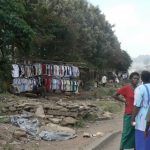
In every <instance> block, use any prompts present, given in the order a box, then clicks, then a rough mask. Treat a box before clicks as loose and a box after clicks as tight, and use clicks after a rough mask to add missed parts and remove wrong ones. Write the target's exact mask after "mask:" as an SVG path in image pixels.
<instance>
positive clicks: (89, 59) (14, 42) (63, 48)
mask: <svg viewBox="0 0 150 150" xmlns="http://www.w3.org/2000/svg"><path fill="white" fill-rule="evenodd" d="M0 27H1V30H0V53H1V55H2V57H6V56H9V55H11V56H12V57H24V56H27V57H28V58H30V59H33V58H40V59H48V60H56V61H71V62H85V63H87V64H92V65H93V66H95V67H96V68H98V69H100V70H101V69H104V68H110V69H116V70H121V71H124V70H127V69H128V68H129V66H130V64H131V62H132V61H131V58H130V56H129V55H128V53H127V52H126V51H124V50H122V49H121V47H120V42H119V41H118V39H117V37H116V35H115V33H114V29H113V28H114V26H113V25H111V24H110V23H109V22H108V21H107V20H106V19H105V15H104V14H103V13H102V12H101V10H100V9H99V8H98V7H95V6H93V5H92V4H90V3H88V2H87V1H86V0H40V1H38V0H11V1H10V0H0Z"/></svg>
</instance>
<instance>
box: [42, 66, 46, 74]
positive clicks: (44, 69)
mask: <svg viewBox="0 0 150 150" xmlns="http://www.w3.org/2000/svg"><path fill="white" fill-rule="evenodd" d="M42 74H43V75H45V74H46V64H42Z"/></svg>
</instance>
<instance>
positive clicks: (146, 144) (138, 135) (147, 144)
mask: <svg viewBox="0 0 150 150" xmlns="http://www.w3.org/2000/svg"><path fill="white" fill-rule="evenodd" d="M135 145H136V150H150V131H149V133H148V137H147V138H145V137H144V131H140V130H135Z"/></svg>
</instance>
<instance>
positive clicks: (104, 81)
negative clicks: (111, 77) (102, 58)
mask: <svg viewBox="0 0 150 150" xmlns="http://www.w3.org/2000/svg"><path fill="white" fill-rule="evenodd" d="M106 83H107V77H106V75H103V76H102V85H103V87H105V85H106Z"/></svg>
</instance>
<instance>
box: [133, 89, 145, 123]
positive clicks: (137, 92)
mask: <svg viewBox="0 0 150 150" xmlns="http://www.w3.org/2000/svg"><path fill="white" fill-rule="evenodd" d="M142 100H143V96H142V94H141V91H140V88H139V87H137V88H136V89H135V91H134V108H133V112H132V119H131V124H132V125H133V126H135V117H136V116H137V114H138V113H139V110H140V108H141V103H142Z"/></svg>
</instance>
